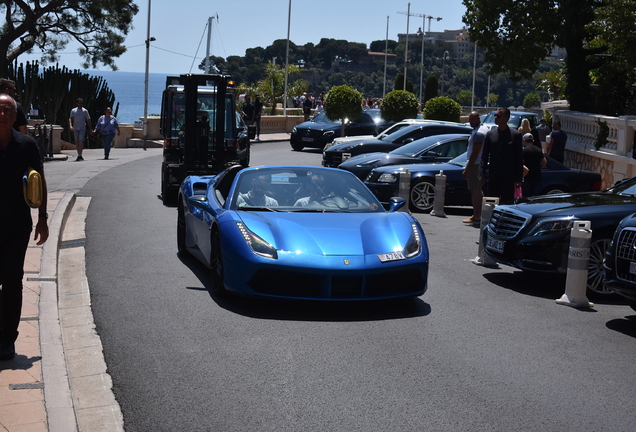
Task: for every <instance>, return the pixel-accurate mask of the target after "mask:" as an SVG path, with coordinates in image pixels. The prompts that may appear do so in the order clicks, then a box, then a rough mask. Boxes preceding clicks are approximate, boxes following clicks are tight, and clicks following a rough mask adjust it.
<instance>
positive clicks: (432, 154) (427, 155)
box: [422, 150, 439, 159]
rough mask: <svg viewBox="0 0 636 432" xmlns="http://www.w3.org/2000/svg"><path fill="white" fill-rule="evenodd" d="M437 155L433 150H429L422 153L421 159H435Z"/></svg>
mask: <svg viewBox="0 0 636 432" xmlns="http://www.w3.org/2000/svg"><path fill="white" fill-rule="evenodd" d="M438 156H439V155H438V154H437V153H436V152H435V151H434V150H431V151H427V152H426V153H424V154H423V155H422V159H437V157H438Z"/></svg>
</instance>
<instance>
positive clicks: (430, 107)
mask: <svg viewBox="0 0 636 432" xmlns="http://www.w3.org/2000/svg"><path fill="white" fill-rule="evenodd" d="M461 115H462V106H461V105H460V104H458V103H457V102H455V101H454V100H452V99H451V98H448V97H446V96H440V97H436V98H433V99H431V100H429V101H428V102H426V105H425V106H424V118H427V119H431V120H443V121H451V122H459V120H460V118H461Z"/></svg>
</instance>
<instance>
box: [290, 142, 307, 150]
mask: <svg viewBox="0 0 636 432" xmlns="http://www.w3.org/2000/svg"><path fill="white" fill-rule="evenodd" d="M291 146H292V150H294V151H302V149H304V148H305V146H304V145H302V144H298V143H291Z"/></svg>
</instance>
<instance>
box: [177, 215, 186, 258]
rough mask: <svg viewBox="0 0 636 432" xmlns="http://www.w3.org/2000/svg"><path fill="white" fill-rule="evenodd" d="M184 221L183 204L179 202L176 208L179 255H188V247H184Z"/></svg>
mask: <svg viewBox="0 0 636 432" xmlns="http://www.w3.org/2000/svg"><path fill="white" fill-rule="evenodd" d="M185 239H186V223H185V212H184V211H183V205H182V204H179V209H178V210H177V250H178V251H179V255H180V256H181V257H185V256H186V255H188V253H189V252H188V248H187V247H186V242H185Z"/></svg>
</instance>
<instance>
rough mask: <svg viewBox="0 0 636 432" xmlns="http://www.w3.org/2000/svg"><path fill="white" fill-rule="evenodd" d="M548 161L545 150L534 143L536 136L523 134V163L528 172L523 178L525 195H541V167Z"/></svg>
mask: <svg viewBox="0 0 636 432" xmlns="http://www.w3.org/2000/svg"><path fill="white" fill-rule="evenodd" d="M547 163H548V161H547V159H546V158H545V157H544V156H543V151H541V149H540V148H538V147H537V146H535V145H534V136H532V134H531V133H527V134H525V135H524V136H523V165H524V166H525V167H526V168H528V174H526V176H525V177H524V178H523V186H522V189H523V196H524V197H531V196H535V195H541V169H542V168H543V167H544V166H546V165H547Z"/></svg>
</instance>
